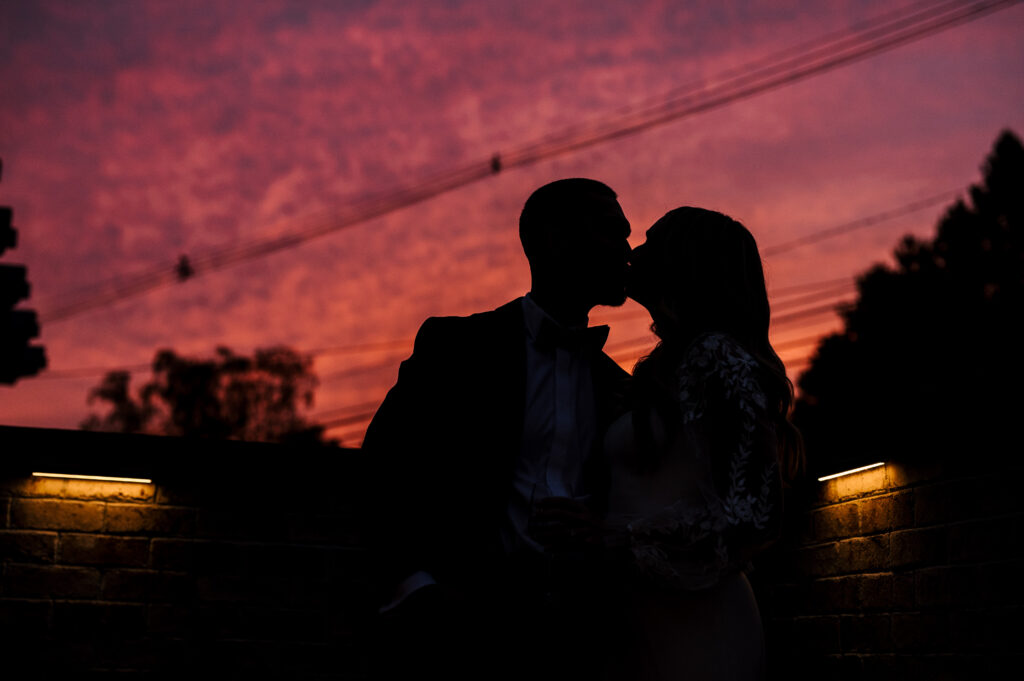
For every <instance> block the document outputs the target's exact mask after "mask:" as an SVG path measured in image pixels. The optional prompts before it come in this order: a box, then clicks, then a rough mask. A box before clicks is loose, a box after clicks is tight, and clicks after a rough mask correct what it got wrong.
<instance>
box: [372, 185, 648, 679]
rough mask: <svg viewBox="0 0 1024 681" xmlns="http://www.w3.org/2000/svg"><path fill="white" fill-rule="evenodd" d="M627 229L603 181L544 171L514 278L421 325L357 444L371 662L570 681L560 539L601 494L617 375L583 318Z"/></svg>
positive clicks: (576, 581) (580, 606) (616, 278)
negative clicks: (370, 552)
mask: <svg viewBox="0 0 1024 681" xmlns="http://www.w3.org/2000/svg"><path fill="white" fill-rule="evenodd" d="M629 231H630V229H629V222H628V221H627V220H626V217H625V215H623V212H622V209H621V208H620V206H619V204H618V202H617V200H616V195H615V192H613V191H612V190H611V189H610V188H609V187H607V186H606V185H604V184H602V183H600V182H597V181H594V180H587V179H579V178H577V179H567V180H559V181H557V182H553V183H551V184H548V185H545V186H543V187H541V188H540V189H538V190H537V191H536V192H534V193H533V194H532V195H531V196H530V198H529V199H528V200H527V202H526V205H525V206H524V208H523V211H522V214H521V216H520V219H519V234H520V239H521V241H522V244H523V250H524V251H525V253H526V256H527V259H528V260H529V262H530V272H531V290H530V292H529V293H528V294H527V295H526V296H525V297H523V298H519V299H516V300H513V301H512V302H510V303H507V304H505V305H503V306H501V307H499V308H498V309H496V310H492V311H490V312H483V313H480V314H475V315H471V316H469V317H443V318H437V317H435V318H430V319H428V320H427V321H426V322H424V324H423V326H422V327H421V328H420V330H419V333H418V334H417V337H416V343H415V347H414V350H413V353H412V356H411V357H409V359H407V360H406V361H405V362H403V363H402V366H401V369H400V371H399V375H398V381H397V383H396V384H395V386H394V387H393V388H392V389H391V391H390V392H389V393H388V395H387V398H386V399H385V400H384V403H383V404H382V405H381V407H380V409H379V410H378V412H377V414H376V416H375V417H374V419H373V421H372V423H371V424H370V426H369V429H368V430H367V433H366V438H365V441H364V444H363V450H364V451H365V452H366V453H367V454H368V457H369V458H370V460H371V465H372V466H373V467H374V469H375V478H376V481H377V487H376V488H375V489H376V495H375V496H376V497H377V500H378V501H379V502H380V505H379V506H378V507H377V514H376V515H377V521H378V522H379V526H378V528H377V533H376V538H377V548H378V555H379V556H380V558H381V561H380V565H381V571H382V572H381V574H382V577H383V579H382V583H383V584H384V585H386V586H385V590H384V593H382V599H381V600H382V602H383V603H384V607H383V608H382V618H381V625H382V632H383V639H384V640H383V641H382V642H381V643H382V646H383V648H382V650H381V651H380V652H379V654H378V655H379V656H380V657H381V658H382V659H381V660H379V661H378V662H380V663H382V664H384V665H386V666H393V667H394V668H393V669H391V670H390V673H389V674H384V676H389V675H390V676H393V677H396V678H402V677H406V676H408V677H409V678H412V677H413V676H420V675H426V674H428V673H438V674H441V675H442V676H443V677H446V678H453V677H466V678H500V677H501V676H502V675H503V674H508V675H510V676H520V675H522V674H527V675H528V676H529V677H530V678H544V676H545V675H546V674H549V673H550V674H551V675H552V676H554V677H560V678H573V677H575V676H576V672H579V671H581V669H582V666H585V665H586V664H588V663H589V661H590V660H589V659H588V656H587V654H586V649H585V648H584V647H581V646H586V645H587V643H588V642H592V641H593V640H594V639H593V637H592V636H591V635H590V632H589V630H588V629H587V622H591V623H592V622H593V621H594V620H593V618H589V619H588V617H587V616H586V613H585V612H584V611H585V609H586V607H587V605H586V604H587V603H588V599H587V597H586V596H587V594H585V593H584V592H585V585H587V584H588V583H589V582H588V575H590V572H589V571H590V569H591V563H590V562H589V561H588V560H587V558H586V551H585V550H581V547H583V549H585V542H582V543H581V542H580V541H576V539H577V535H585V534H586V533H587V528H588V518H587V516H588V514H589V512H588V511H587V508H588V507H589V508H590V509H591V511H590V512H593V513H595V514H596V513H599V512H600V506H601V504H603V503H604V501H605V499H606V475H607V471H606V467H605V464H604V460H603V457H602V455H601V452H600V449H601V442H602V439H603V434H604V430H605V426H606V425H607V423H608V422H609V421H610V420H611V418H613V417H614V416H616V415H618V412H619V411H620V410H621V408H622V396H623V393H624V384H625V380H626V379H627V378H628V375H627V374H626V373H625V372H624V371H622V369H620V368H619V367H618V366H617V365H616V364H615V363H614V362H613V361H612V360H611V358H609V357H608V356H607V355H605V354H604V353H603V352H602V350H601V347H602V346H603V344H604V341H605V339H606V338H607V334H608V328H607V327H593V328H588V327H587V322H588V314H589V312H590V310H591V308H593V307H594V306H596V305H621V304H622V303H623V302H625V293H624V289H625V274H626V269H627V266H628V265H627V263H628V259H629V244H628V242H627V237H628V236H629ZM552 499H553V500H554V501H551V500H552ZM542 500H547V501H542ZM559 500H564V503H560V502H559ZM538 509H541V512H540V513H538ZM577 511H582V512H577ZM542 544H543V545H544V546H547V547H548V548H547V550H545V549H544V548H543V547H542ZM556 545H561V546H563V547H565V550H552V548H551V547H552V546H556ZM589 602H593V601H592V599H591V600H590V601H589ZM566 665H568V666H566ZM565 674H569V676H565Z"/></svg>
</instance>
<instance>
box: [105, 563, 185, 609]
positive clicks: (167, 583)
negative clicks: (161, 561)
mask: <svg viewBox="0 0 1024 681" xmlns="http://www.w3.org/2000/svg"><path fill="white" fill-rule="evenodd" d="M193 593H194V579H193V578H192V577H191V576H190V575H182V574H175V573H167V572H156V571H154V570H109V571H107V573H106V574H105V575H104V576H103V598H104V599H106V600H109V601H139V602H154V603H160V602H183V601H185V600H186V599H188V598H190V597H191V596H192V595H193Z"/></svg>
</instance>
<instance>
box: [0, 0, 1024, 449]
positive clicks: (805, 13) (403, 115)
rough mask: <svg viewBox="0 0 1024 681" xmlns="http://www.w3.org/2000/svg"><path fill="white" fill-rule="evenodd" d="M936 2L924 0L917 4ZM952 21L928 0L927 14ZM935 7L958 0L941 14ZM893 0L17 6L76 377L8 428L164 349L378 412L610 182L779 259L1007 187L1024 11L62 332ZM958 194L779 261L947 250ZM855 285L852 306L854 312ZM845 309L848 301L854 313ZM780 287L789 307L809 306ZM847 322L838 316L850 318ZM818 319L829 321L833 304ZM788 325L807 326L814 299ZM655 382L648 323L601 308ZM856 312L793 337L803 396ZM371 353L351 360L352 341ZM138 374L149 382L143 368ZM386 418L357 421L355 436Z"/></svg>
mask: <svg viewBox="0 0 1024 681" xmlns="http://www.w3.org/2000/svg"><path fill="white" fill-rule="evenodd" d="M904 4H911V3H909V1H908V0H901V2H900V3H899V5H897V6H903V5H904ZM917 4H918V5H922V6H926V5H928V4H929V3H917ZM931 4H934V3H931ZM892 8H893V5H892V3H889V2H875V1H869V0H856V1H853V0H849V1H844V0H835V1H829V2H820V1H815V0H792V1H788V2H780V1H778V0H771V1H767V0H766V1H763V2H753V1H751V2H722V1H721V0H707V1H699V2H697V1H695V2H685V3H683V2H669V1H660V0H635V1H633V2H629V3H626V2H594V1H593V0H589V1H586V2H582V1H581V2H575V1H566V2H557V3H553V2H532V1H529V2H455V1H451V2H420V1H416V0H397V1H393V2H371V1H367V2H354V1H352V2H326V1H325V2H285V1H284V0H280V1H274V0H265V1H260V2H240V1H239V2H211V1H210V0H203V1H202V2H191V1H183V0H176V1H175V2H144V1H138V2H127V1H126V2H99V1H96V2H84V1H75V2H30V1H24V2H7V3H3V4H2V5H0V83H2V85H3V87H2V103H0V157H2V159H3V163H4V174H3V179H2V182H0V203H2V204H3V205H8V206H11V207H13V209H14V214H15V225H16V226H17V227H18V229H19V237H20V243H19V246H18V248H17V249H15V250H14V251H11V252H8V253H6V254H5V255H4V256H3V262H4V263H13V262H17V263H24V264H26V265H27V266H28V268H29V278H30V281H31V283H32V287H33V290H32V296H31V298H30V300H29V302H28V303H27V306H28V307H31V308H33V309H36V310H38V311H39V312H40V314H41V316H42V317H43V318H44V323H43V328H42V334H41V338H40V340H39V342H41V343H42V344H44V345H45V346H46V350H47V355H48V357H49V368H48V369H47V370H46V371H45V372H44V373H42V374H40V375H39V376H38V377H34V378H29V379H22V380H21V381H19V382H18V383H17V384H16V385H15V386H13V387H6V386H3V387H0V423H3V424H10V425H26V426H46V427H60V428H74V427H77V425H78V424H79V423H80V422H81V421H82V420H83V419H84V417H85V416H86V415H87V414H88V413H89V411H90V407H89V405H87V404H86V397H87V394H88V391H89V389H90V387H92V386H94V385H95V384H96V383H98V382H99V380H100V379H101V377H102V375H103V372H104V370H105V369H107V368H114V367H122V366H135V365H145V364H147V363H148V362H149V361H150V360H151V359H152V357H153V354H154V352H155V351H156V350H157V349H159V348H165V347H169V348H173V349H175V350H176V351H178V352H179V353H185V354H194V355H210V354H212V352H213V349H214V348H215V347H216V346H218V345H226V346H229V347H230V348H232V349H233V350H235V351H237V352H251V351H252V350H253V349H254V348H257V347H266V346H270V345H276V344H287V345H289V346H292V347H294V348H297V349H300V350H314V349H319V348H343V349H342V350H338V351H333V352H328V353H322V354H318V355H317V356H316V360H315V369H316V371H317V373H318V375H319V376H320V379H321V384H320V388H319V390H318V392H317V397H316V403H315V405H314V407H313V408H312V410H311V411H310V414H311V415H312V416H313V417H314V418H317V419H320V420H328V421H329V420H332V419H335V418H337V417H339V416H341V417H345V415H346V414H362V413H365V412H371V411H372V409H373V406H374V405H375V404H376V403H378V402H379V401H380V400H381V399H382V398H383V395H384V393H385V392H386V390H387V389H388V388H389V387H390V385H391V384H392V383H393V381H394V379H395V377H396V375H397V369H398V363H399V361H400V360H401V359H402V358H403V357H404V356H406V355H407V354H408V347H406V346H404V345H403V344H402V343H399V344H397V345H393V346H390V349H375V350H374V349H360V348H359V347H351V346H361V345H365V344H373V343H378V342H380V341H395V340H397V341H403V340H406V339H411V337H412V336H413V335H414V334H415V332H416V329H417V328H418V326H419V325H420V323H421V322H422V321H423V320H424V319H425V318H426V317H427V316H429V315H438V314H467V313H470V312H474V311H479V310H483V309H489V308H493V307H495V306H497V305H499V304H501V303H503V302H505V301H507V300H509V299H511V298H514V297H516V296H518V295H521V294H522V293H524V292H525V291H526V290H527V289H528V287H529V271H528V268H527V265H526V261H525V258H524V257H523V255H522V252H521V249H520V246H519V242H518V234H517V229H516V224H517V219H518V214H519V210H520V209H521V207H522V204H523V202H524V201H525V199H526V197H527V196H528V195H529V194H530V192H531V191H532V190H533V189H535V188H537V187H538V186H540V185H542V184H544V183H546V182H549V181H551V180H554V179H558V178H561V177H570V176H586V177H593V178H596V179H599V180H602V181H604V182H606V183H607V184H609V185H610V186H611V187H613V188H614V189H615V190H616V191H617V192H618V193H619V196H620V201H621V204H622V206H623V208H624V210H625V212H626V215H627V217H628V218H629V219H630V221H631V223H632V225H633V236H632V238H631V241H632V242H633V243H634V245H635V244H638V243H640V242H642V240H643V234H644V231H645V230H646V228H647V227H648V226H650V224H652V223H653V222H654V221H655V220H656V219H657V218H658V217H660V216H661V215H662V214H664V213H665V212H666V211H668V210H670V209H672V208H674V207H676V206H680V205H697V206H702V207H707V208H713V209H716V210H720V211H722V212H725V213H727V214H729V215H731V216H733V217H735V218H737V219H739V220H740V221H742V222H743V223H744V224H746V225H747V226H748V227H749V228H750V229H751V231H752V232H753V233H754V235H755V236H756V237H757V239H758V241H759V244H760V245H761V246H762V248H770V247H771V246H772V245H775V244H780V243H784V242H786V241H788V240H791V239H795V238H799V237H801V236H803V235H806V234H808V233H812V232H814V231H816V230H821V229H825V228H828V227H833V226H836V225H842V224H844V223H848V222H850V221H853V220H857V219H859V218H862V217H866V216H870V215H874V214H877V213H881V212H884V211H887V210H889V209H893V208H896V207H899V206H901V205H905V204H908V203H910V202H913V201H915V200H919V199H922V198H924V197H928V196H931V195H934V194H936V193H939V192H942V191H945V190H955V189H957V188H960V189H965V188H966V187H967V186H968V184H970V183H971V182H977V181H978V180H979V179H980V175H979V171H978V169H979V166H980V165H981V163H982V162H983V160H984V157H985V156H986V154H987V153H988V152H989V150H990V148H991V145H992V143H993V141H994V140H995V138H996V136H997V135H998V134H999V132H1000V131H1001V130H1003V129H1005V128H1010V129H1012V130H1015V131H1016V132H1017V133H1018V134H1020V133H1022V132H1024V7H1022V6H1020V5H1019V4H1018V5H1015V6H1011V7H1009V8H1007V9H1003V10H1000V11H997V12H994V13H990V14H987V15H985V16H982V17H981V18H979V19H977V20H975V21H971V22H969V23H965V24H963V25H959V26H956V27H953V28H950V29H949V30H946V31H942V32H939V33H936V34H934V35H931V36H929V37H926V38H924V39H922V40H919V41H915V42H912V43H909V44H906V45H903V46H900V47H897V48H895V49H893V50H890V51H886V52H883V53H881V54H878V55H875V56H871V57H869V58H867V59H864V60H861V61H857V62H856V63H853V64H850V65H847V66H843V67H841V68H837V69H834V70H830V71H827V72H824V73H821V74H819V75H816V76H814V77H811V78H807V79H805V80H801V81H799V82H796V83H793V84H791V85H787V86H785V87H781V88H778V89H774V90H772V91H770V92H766V93H763V94H759V95H756V96H752V97H749V98H744V99H740V100H738V101H735V102H733V103H730V104H728V105H726V106H722V107H718V108H714V109H712V110H708V111H705V112H703V113H699V114H696V115H692V116H687V117H684V118H680V119H678V120H675V121H673V122H669V123H666V124H664V125H660V126H657V127H653V128H651V129H649V130H646V131H644V132H641V133H639V134H635V135H631V136H627V137H623V138H620V139H617V140H615V141H610V142H606V143H601V144H596V145H593V146H589V147H586V148H583V149H580V150H577V151H574V152H572V153H567V154H564V155H561V156H558V157H556V158H552V159H547V160H543V161H541V162H539V163H536V164H533V165H530V166H527V167H520V168H510V169H508V170H506V171H503V172H501V173H498V174H496V175H494V176H493V177H490V178H488V179H484V180H482V181H479V182H476V183H474V184H471V185H469V186H467V187H464V188H462V189H458V190H455V191H452V192H449V193H447V194H444V195H442V196H439V197H437V198H434V199H431V200H428V201H425V202H423V203H420V204H418V205H415V206H412V207H407V208H403V209H401V210H398V211H395V212H392V213H390V214H388V215H386V216H383V217H379V218H376V219H373V220H370V221H368V222H364V223H361V224H358V225H354V226H351V227H347V228H345V229H341V230H337V231H335V232H333V233H330V234H327V235H325V236H322V237H319V238H317V239H313V240H310V241H308V242H306V243H303V244H301V245H299V246H297V247H295V248H290V249H287V250H284V251H281V252H278V253H275V254H272V255H269V256H267V257H264V258H259V259H254V260H251V261H249V262H245V263H242V264H239V265H236V266H232V267H228V268H224V269H220V270H217V271H213V272H209V273H206V272H203V271H199V275H200V276H197V277H195V278H192V279H190V280H187V281H184V282H182V283H178V284H174V285H171V286H165V287H162V288H158V289H156V290H154V291H151V292H148V293H145V294H143V295H139V296H136V297H131V298H126V299H124V300H121V301H119V302H116V303H113V304H110V305H107V306H104V307H101V308H97V309H92V310H89V311H85V312H82V313H81V314H78V315H76V316H72V317H69V318H65V319H59V320H53V321H49V322H48V321H46V315H47V311H48V310H55V309H57V308H58V307H59V306H61V305H63V304H65V303H67V302H68V301H71V300H76V299H77V297H78V296H79V295H80V294H82V293H83V292H88V291H91V290H93V287H94V286H95V285H97V284H101V283H104V282H115V283H116V282H118V281H126V280H128V278H130V277H131V276H132V274H133V273H137V272H144V271H148V270H150V269H152V268H153V267H154V266H161V265H164V266H167V267H170V266H172V265H173V264H174V262H175V261H176V260H177V259H178V257H179V256H180V255H182V254H187V255H189V256H190V257H195V256H196V255H198V254H201V253H203V252H204V251H208V250H209V249H211V248H215V247H221V246H232V245H238V244H242V243H247V242H251V241H253V240H257V239H260V238H264V237H268V236H272V235H275V234H282V233H287V232H289V231H294V230H296V229H301V228H302V227H303V226H304V225H307V224H309V221H310V220H315V219H317V217H316V216H320V215H323V214H325V211H334V210H344V209H345V207H346V206H349V205H351V204H352V203H353V202H357V201H359V200H361V199H364V198H366V197H368V196H370V195H377V194H384V195H388V194H390V193H393V192H395V191H400V190H402V189H407V188H409V187H414V186H416V185H417V183H420V182H422V181H423V180H424V179H426V178H429V177H431V176H433V175H435V174H436V173H438V172H443V171H445V170H449V169H452V168H457V167H460V166H463V165H465V164H467V163H471V162H474V161H481V160H486V159H488V158H489V157H490V156H491V155H492V154H495V153H501V152H502V151H503V150H509V149H513V148H517V147H520V146H522V145H523V144H524V143H528V142H531V141H534V140H536V139H539V138H542V137H544V136H545V135H547V134H550V133H553V132H558V131H560V130H562V129H564V128H566V127H568V126H571V125H576V124H579V123H581V122H588V121H602V120H606V119H608V118H609V117H613V116H614V115H615V114H616V112H618V111H621V110H622V109H623V107H627V106H629V105H633V104H636V103H639V102H647V101H652V100H654V101H656V100H657V99H658V98H659V96H663V95H664V94H665V93H668V92H670V91H672V90H673V88H677V87H679V86H680V85H684V84H687V83H692V82H704V83H706V84H707V85H708V86H713V85H714V84H715V83H716V82H719V81H720V74H723V73H726V72H728V71H729V70H730V69H738V68H743V67H744V65H746V64H748V63H750V62H752V61H754V60H757V59H759V58H761V57H763V56H765V55H768V54H771V53H774V52H777V51H779V50H782V49H785V48H788V47H791V46H794V45H798V44H800V43H803V42H805V41H808V40H812V39H814V38H816V37H819V36H823V35H826V34H828V33H831V32H836V31H843V30H845V29H847V28H848V27H850V26H852V25H855V24H857V22H860V21H864V20H865V19H868V18H870V17H873V16H876V15H878V14H879V13H883V12H887V11H891V10H892ZM943 210H944V204H937V205H933V206H931V207H930V208H927V209H924V210H921V211H918V212H914V213H912V214H909V215H906V216H904V217H900V218H898V219H894V220H890V221H886V222H883V223H881V224H878V225H876V226H873V227H869V228H865V229H859V230H856V231H853V232H850V233H849V234H847V235H843V236H840V237H836V238H832V239H827V240H823V241H820V242H818V243H814V244H810V245H806V246H802V247H800V248H794V249H792V250H788V251H786V252H784V253H780V254H778V255H777V256H766V259H765V264H766V272H767V276H768V283H769V290H770V291H771V290H773V289H774V290H775V291H785V290H787V289H788V288H789V287H793V286H796V285H800V284H807V283H814V282H820V281H823V280H833V279H839V278H849V280H850V281H851V282H852V280H853V277H854V276H855V275H856V274H857V273H859V272H862V271H863V270H864V269H866V268H867V267H869V266H870V265H872V264H873V263H876V262H888V261H889V260H890V255H889V254H890V253H891V251H892V248H893V247H894V245H895V244H896V242H897V241H898V239H899V238H900V237H901V236H902V235H903V234H907V233H913V234H917V235H921V236H924V235H928V234H931V233H932V230H933V228H934V225H935V222H936V220H937V218H938V217H939V216H940V215H941V214H942V212H943ZM849 296H850V294H848V295H847V296H846V297H847V298H848V297H849ZM839 299H840V298H836V301H838V300H839ZM784 300H786V299H784V298H783V297H781V296H780V297H778V298H777V299H776V305H777V314H776V316H781V315H784V314H787V313H789V312H792V311H794V310H796V309H799V308H798V307H794V306H793V304H792V303H791V302H784ZM824 302H829V301H824ZM821 304H822V301H818V302H817V303H814V305H821ZM787 306H788V307H787ZM592 321H594V322H605V321H607V322H610V323H611V326H612V333H611V337H610V339H609V345H608V349H609V352H610V354H612V355H613V356H614V357H615V358H616V359H617V360H618V361H620V363H621V364H623V366H625V367H626V368H629V367H631V366H632V363H633V361H635V359H636V358H637V357H638V356H639V355H640V354H641V353H642V352H643V350H644V349H645V347H649V345H645V344H644V343H640V344H630V343H626V341H629V340H630V339H635V338H638V337H643V336H644V335H645V333H646V327H647V325H648V324H649V320H648V319H647V318H645V317H644V316H643V314H641V310H640V308H639V307H638V306H636V305H635V304H633V303H628V304H627V306H626V307H624V308H622V309H621V310H611V309H607V308H599V309H597V310H595V311H594V314H593V315H592ZM839 324H840V322H839V318H838V316H836V315H835V314H827V313H826V314H824V315H818V316H810V317H806V318H805V319H803V320H800V321H798V322H793V323H788V324H782V323H780V325H779V326H778V327H776V328H774V329H773V340H774V341H775V342H776V343H778V344H780V345H782V347H783V348H787V349H780V354H781V355H782V357H783V358H784V359H785V360H786V361H787V364H788V366H789V368H790V370H791V376H792V377H793V378H794V379H795V378H796V376H797V374H798V373H799V369H800V368H801V366H802V365H803V363H804V362H805V361H806V357H807V356H808V355H809V354H810V353H811V352H813V349H814V344H813V342H806V343H803V344H795V345H794V344H793V341H794V340H795V339H812V340H813V337H815V336H817V335H820V334H823V333H827V332H829V331H833V330H835V329H837V328H839ZM345 348H348V349H345ZM134 376H135V381H136V383H140V382H142V381H144V380H146V379H147V378H148V372H146V371H140V372H138V373H136V374H135V375H134ZM364 427H365V423H364V422H361V421H359V420H358V419H356V420H355V421H354V422H353V423H350V424H347V425H345V426H340V427H338V428H336V429H334V430H332V431H331V434H332V435H333V436H335V437H342V438H343V440H344V441H345V442H346V443H358V442H359V440H361V437H362V429H363V428H364Z"/></svg>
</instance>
